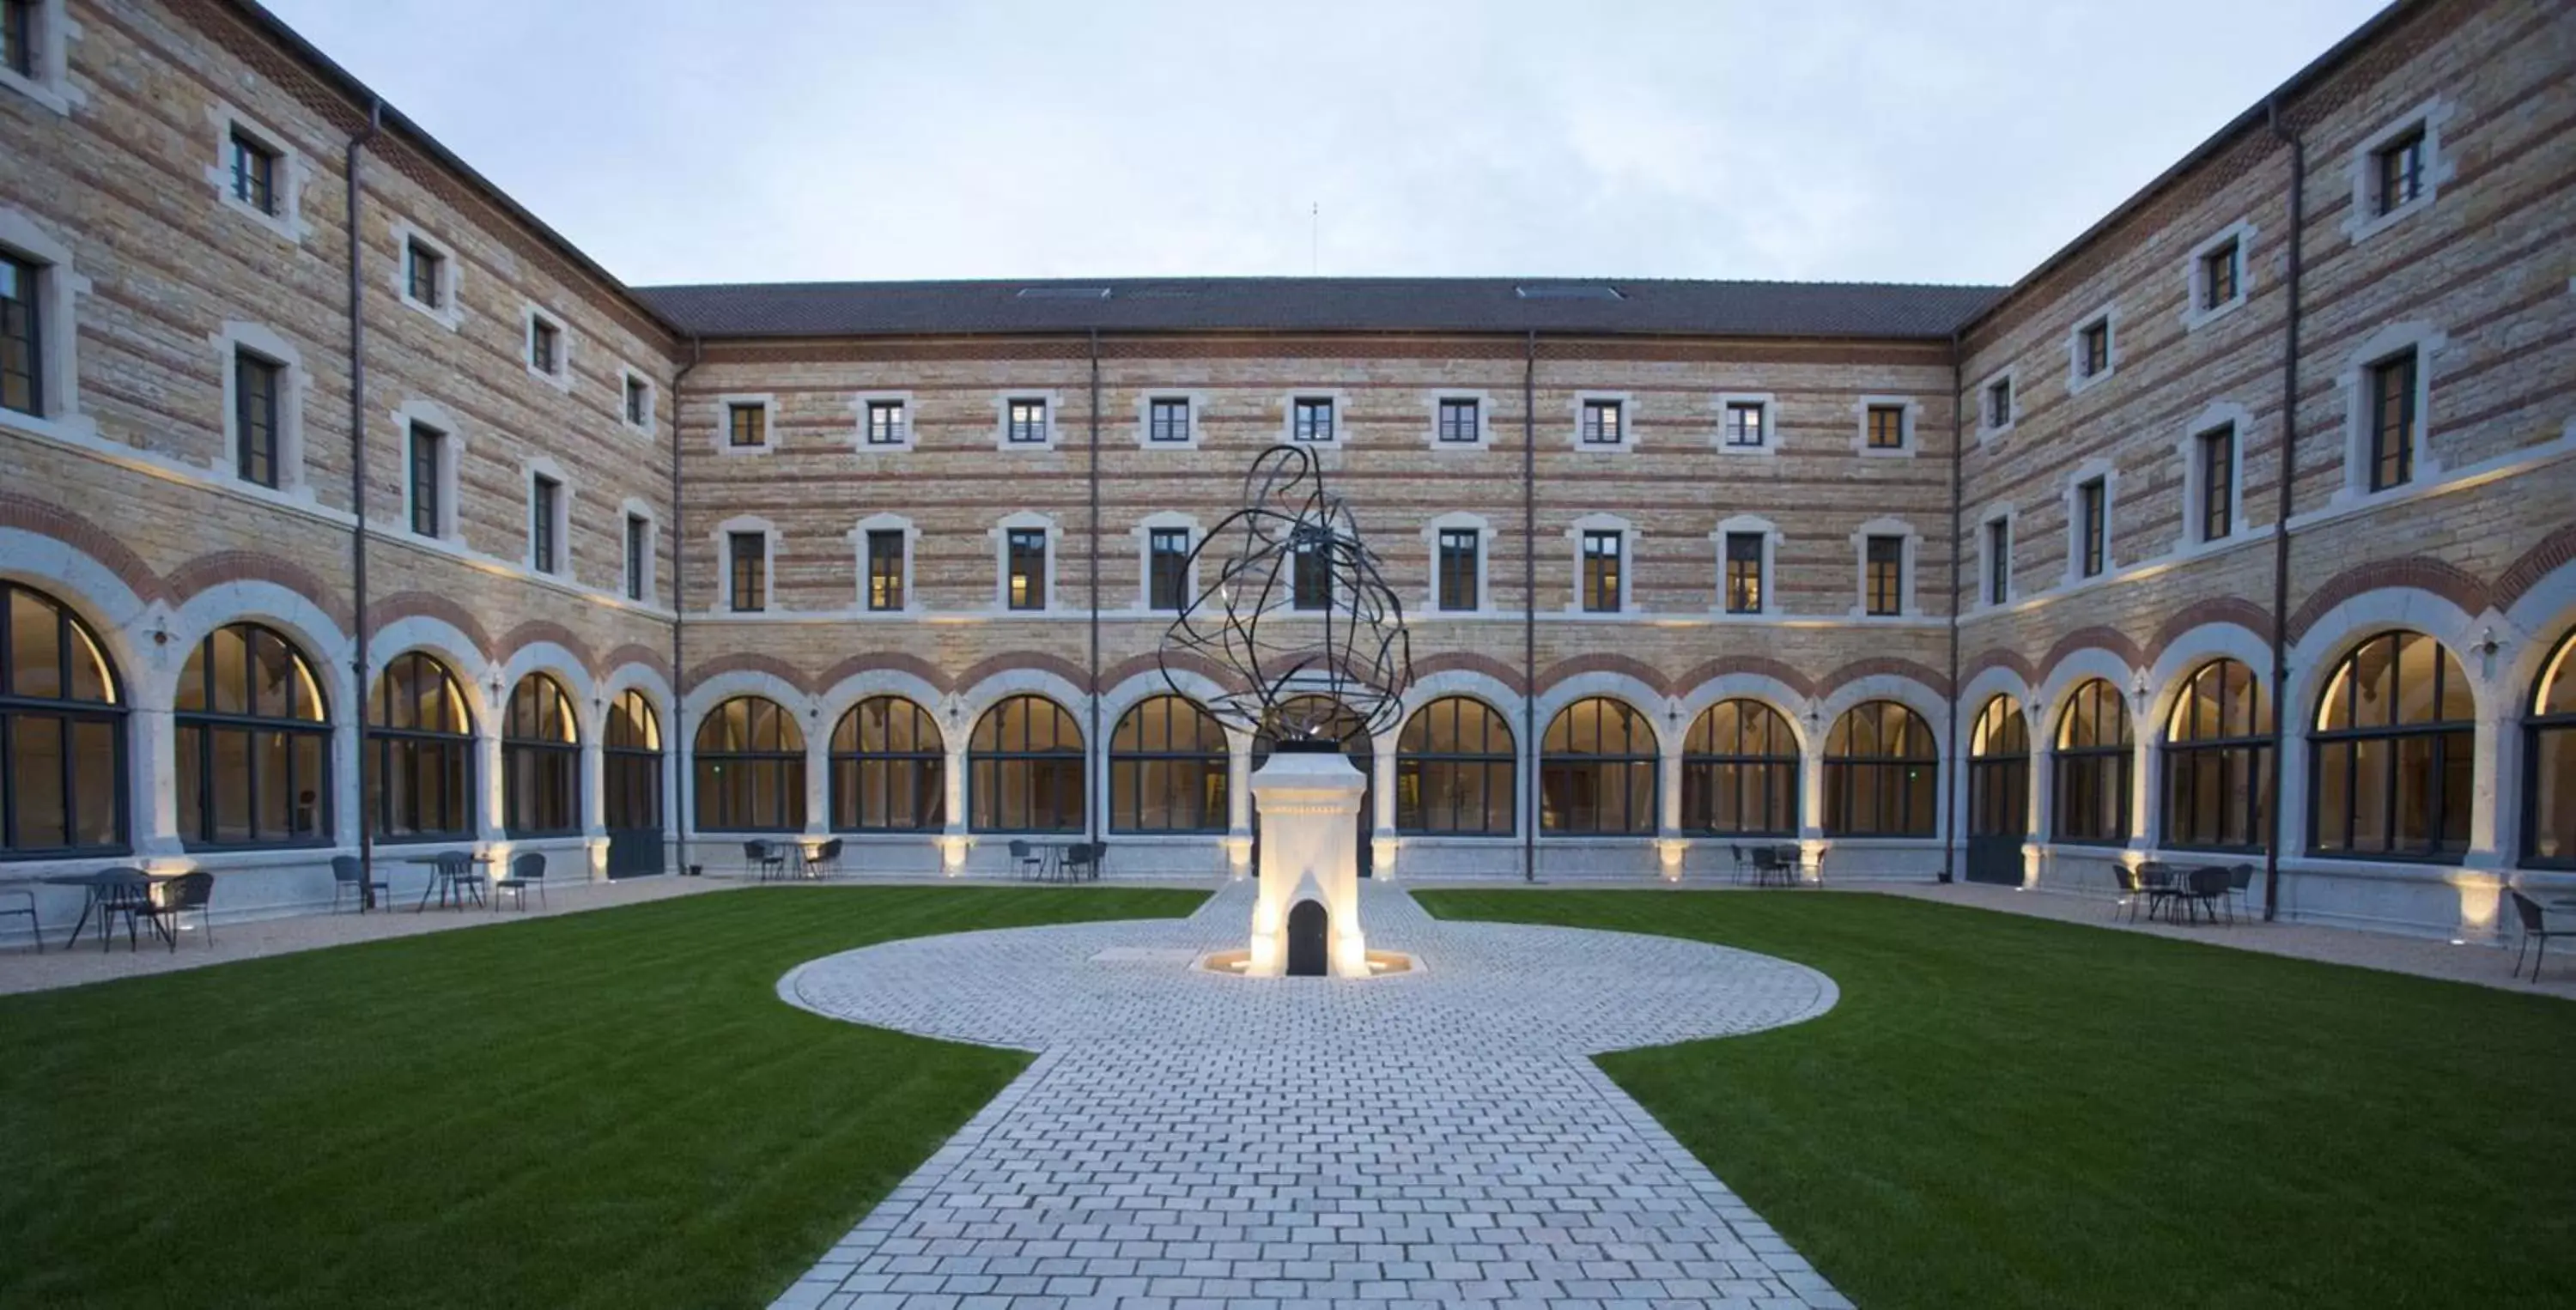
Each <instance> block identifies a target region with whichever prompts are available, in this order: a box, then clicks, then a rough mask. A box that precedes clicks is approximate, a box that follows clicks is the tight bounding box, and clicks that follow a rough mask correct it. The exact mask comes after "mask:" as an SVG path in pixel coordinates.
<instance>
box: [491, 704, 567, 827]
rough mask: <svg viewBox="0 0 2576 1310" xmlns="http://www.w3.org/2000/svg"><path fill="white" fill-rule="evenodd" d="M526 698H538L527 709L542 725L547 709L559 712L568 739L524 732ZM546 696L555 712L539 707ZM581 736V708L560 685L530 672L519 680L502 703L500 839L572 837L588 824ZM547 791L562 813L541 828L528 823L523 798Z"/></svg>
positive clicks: (542, 706) (550, 806)
mask: <svg viewBox="0 0 2576 1310" xmlns="http://www.w3.org/2000/svg"><path fill="white" fill-rule="evenodd" d="M522 693H527V694H529V695H530V696H532V697H534V698H536V699H535V701H531V702H530V703H529V704H528V706H527V708H528V710H529V712H530V713H532V714H534V715H536V716H538V717H539V718H540V719H542V717H543V716H544V715H545V714H546V712H547V710H548V709H549V708H557V709H559V710H560V713H561V715H562V721H563V722H564V724H565V725H566V731H567V733H568V734H569V735H567V736H564V737H545V736H533V735H528V734H527V733H525V732H523V731H522V724H521V722H520V720H521V717H522V714H521V710H522V702H521V700H520V697H521V694H522ZM548 696H551V697H553V698H554V699H555V701H556V702H557V704H556V706H553V707H548V706H544V705H542V704H538V703H536V701H542V700H543V699H544V698H546V697H548ZM581 731H582V729H581V708H580V702H579V701H577V700H575V699H573V695H572V692H571V691H570V690H569V689H567V688H566V687H565V686H564V684H563V680H562V679H560V678H557V677H556V676H555V675H553V674H551V673H548V672H545V671H543V670H531V671H530V672H528V673H525V674H522V675H520V677H519V680H518V681H517V682H515V683H513V684H511V686H510V694H509V697H508V699H506V700H505V701H503V703H502V713H501V833H502V835H503V836H505V837H508V838H511V839H512V840H518V839H522V838H530V837H570V836H576V835H578V834H580V833H581V832H582V831H583V828H584V826H585V823H584V820H583V817H582V800H583V797H582V786H581V782H582V779H581V773H582V769H581V752H582V743H581ZM549 786H551V787H553V788H556V789H558V790H557V792H556V795H555V799H556V800H558V801H560V810H561V812H560V813H559V814H557V815H555V816H553V817H555V818H556V819H557V820H558V822H555V823H552V824H538V823H535V822H533V821H532V820H531V819H530V818H529V817H528V815H527V807H526V806H525V805H524V799H525V798H523V797H522V795H521V792H522V791H523V790H525V789H527V788H530V787H535V788H539V789H545V788H547V787H549ZM536 808H538V809H554V808H556V806H554V805H551V804H547V805H540V806H537V807H536Z"/></svg>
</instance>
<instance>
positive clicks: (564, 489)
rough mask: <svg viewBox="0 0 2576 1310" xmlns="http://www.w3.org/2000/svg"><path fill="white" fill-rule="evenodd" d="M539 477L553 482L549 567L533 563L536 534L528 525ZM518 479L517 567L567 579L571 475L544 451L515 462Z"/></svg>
mask: <svg viewBox="0 0 2576 1310" xmlns="http://www.w3.org/2000/svg"><path fill="white" fill-rule="evenodd" d="M539 478H546V479H548V480H550V481H552V482H553V483H554V484H555V514H554V520H555V521H554V524H553V527H554V537H555V566H554V567H553V568H551V569H541V568H538V567H537V534H536V533H535V532H534V531H533V530H531V527H530V519H531V516H533V515H534V513H535V512H536V507H537V479H539ZM519 483H520V486H521V488H522V494H521V498H520V500H519V507H520V515H519V522H520V531H519V540H520V545H519V567H521V568H523V569H526V570H527V571H528V572H530V573H535V574H540V575H543V576H545V577H549V578H561V579H563V580H565V581H567V582H569V581H571V580H572V577H573V568H572V476H571V475H570V474H568V473H565V472H564V471H563V466H562V465H560V464H557V463H555V462H554V461H553V460H552V459H550V458H548V457H546V456H544V455H537V456H534V457H532V458H530V459H529V460H528V461H527V462H525V463H523V464H521V465H520V466H519ZM618 545H619V548H620V549H621V550H622V549H623V548H624V546H625V543H624V542H623V541H620V542H619V543H618Z"/></svg>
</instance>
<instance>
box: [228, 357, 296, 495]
mask: <svg viewBox="0 0 2576 1310" xmlns="http://www.w3.org/2000/svg"><path fill="white" fill-rule="evenodd" d="M232 356H233V376H232V388H231V390H232V405H231V409H232V420H233V440H232V447H233V474H234V476H235V477H237V478H239V479H240V480H241V481H244V482H247V483H250V484H252V485H253V486H259V487H266V488H268V489H269V490H271V491H276V490H279V489H281V487H282V486H287V485H292V484H291V483H288V482H286V481H285V473H284V458H283V457H284V453H285V452H284V446H285V434H284V432H283V430H282V429H283V428H284V427H285V405H286V402H285V396H284V392H285V390H286V365H284V364H282V363H279V362H278V361H276V360H273V359H270V358H267V357H266V356H264V355H261V354H259V353H257V352H255V351H252V350H250V349H248V348H246V347H243V346H238V345H236V346H234V347H233V351H232ZM254 379H258V380H259V382H260V384H261V385H259V386H253V385H252V382H253V380H254ZM263 407H264V409H265V413H262V412H260V411H261V409H262V408H263ZM261 466H264V467H265V469H266V475H265V476H262V474H261V473H260V472H259V471H258V468H259V467H261Z"/></svg>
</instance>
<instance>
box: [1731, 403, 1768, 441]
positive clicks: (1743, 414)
mask: <svg viewBox="0 0 2576 1310" xmlns="http://www.w3.org/2000/svg"><path fill="white" fill-rule="evenodd" d="M1763 417H1764V415H1763V413H1762V406H1761V405H1759V404H1757V403H1755V402H1752V401H1746V400H1731V401H1728V402H1727V405H1726V444H1728V445H1730V446H1736V447H1741V448H1744V449H1748V450H1750V449H1755V448H1758V447H1760V446H1761V444H1762V442H1763V440H1764V433H1763V431H1762V428H1763Z"/></svg>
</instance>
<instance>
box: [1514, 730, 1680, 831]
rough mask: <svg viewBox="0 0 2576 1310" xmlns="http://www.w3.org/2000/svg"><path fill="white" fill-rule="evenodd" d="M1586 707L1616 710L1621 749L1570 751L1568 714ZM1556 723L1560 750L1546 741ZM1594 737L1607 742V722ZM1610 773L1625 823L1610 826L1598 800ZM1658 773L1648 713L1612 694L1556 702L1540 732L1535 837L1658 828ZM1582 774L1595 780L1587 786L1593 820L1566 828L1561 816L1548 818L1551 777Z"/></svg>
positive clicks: (1658, 753)
mask: <svg viewBox="0 0 2576 1310" xmlns="http://www.w3.org/2000/svg"><path fill="white" fill-rule="evenodd" d="M1590 705H1600V706H1604V707H1610V708H1615V709H1616V710H1617V711H1618V712H1619V719H1620V724H1621V729H1622V730H1621V732H1620V738H1621V742H1620V744H1621V745H1622V746H1623V747H1624V748H1625V749H1621V750H1616V751H1613V750H1590V751H1577V750H1574V749H1572V738H1573V736H1574V727H1575V725H1574V721H1573V720H1572V719H1570V718H1569V717H1568V716H1570V715H1572V714H1573V713H1574V712H1575V711H1576V710H1579V709H1582V708H1584V707H1586V706H1590ZM1596 713H1602V714H1606V713H1608V709H1603V710H1600V711H1596ZM1560 724H1563V725H1566V731H1565V734H1564V736H1565V738H1566V745H1565V746H1564V747H1562V748H1559V747H1554V746H1551V745H1550V744H1549V743H1551V742H1553V741H1555V740H1556V739H1557V737H1558V732H1557V727H1558V725H1560ZM1640 737H1642V738H1643V740H1644V744H1643V748H1642V749H1640V747H1639V738H1640ZM1596 738H1597V739H1598V740H1601V741H1605V742H1606V740H1607V726H1606V720H1605V722H1604V724H1603V725H1601V726H1600V727H1598V728H1597V730H1596ZM1640 769H1643V771H1644V777H1645V782H1646V788H1645V797H1644V801H1643V803H1642V804H1640V802H1639V799H1638V796H1637V786H1636V783H1637V779H1638V773H1639V770H1640ZM1613 771H1616V773H1617V775H1618V776H1619V778H1620V783H1619V788H1618V790H1619V793H1620V807H1619V817H1620V818H1621V819H1622V820H1624V823H1622V824H1620V825H1618V826H1613V825H1612V824H1610V823H1609V822H1608V821H1607V817H1608V816H1607V810H1606V808H1605V807H1604V805H1603V804H1602V801H1601V797H1602V796H1604V795H1606V794H1607V792H1608V791H1609V788H1608V786H1607V785H1606V784H1605V783H1604V782H1603V781H1601V780H1603V779H1607V778H1608V777H1610V776H1612V772H1613ZM1663 774H1664V757H1663V748H1662V745H1661V743H1660V742H1659V741H1658V740H1657V739H1656V736H1655V724H1654V720H1653V718H1652V717H1650V716H1649V715H1648V714H1647V713H1646V712H1645V711H1644V710H1641V709H1639V708H1637V707H1636V706H1634V705H1631V704H1629V703H1628V702H1626V701H1624V700H1621V699H1620V698H1618V697H1616V696H1611V695H1590V696H1579V697H1576V698H1575V699H1573V700H1570V701H1568V702H1566V703H1565V704H1563V705H1561V706H1558V707H1557V709H1556V711H1555V713H1553V714H1550V715H1549V716H1548V721H1547V728H1546V730H1545V731H1543V732H1541V733H1540V734H1539V749H1538V777H1539V791H1538V794H1539V813H1538V832H1539V835H1540V836H1542V837H1575V838H1583V837H1594V838H1598V837H1651V836H1653V835H1654V834H1655V833H1656V832H1657V831H1659V829H1660V827H1661V824H1662V822H1663ZM1587 776H1589V777H1594V778H1595V779H1596V781H1595V783H1594V785H1593V786H1592V788H1591V789H1590V790H1591V791H1592V792H1593V800H1592V805H1591V811H1592V814H1593V820H1592V822H1590V823H1588V824H1584V825H1581V826H1569V825H1568V823H1567V821H1566V819H1565V818H1563V817H1559V818H1556V819H1555V820H1554V821H1551V818H1550V816H1551V813H1553V811H1552V810H1551V807H1550V805H1549V803H1548V802H1549V799H1550V797H1551V794H1552V792H1553V791H1554V790H1556V788H1555V787H1552V786H1551V782H1552V780H1565V779H1573V778H1580V777H1587ZM1578 790H1579V789H1578ZM1575 812H1576V808H1575V807H1573V806H1569V807H1568V808H1567V810H1566V813H1567V814H1572V813H1575Z"/></svg>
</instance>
